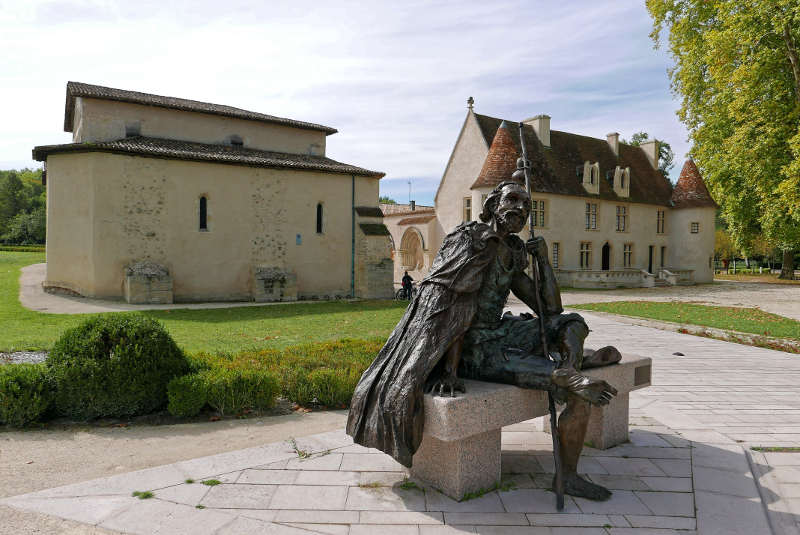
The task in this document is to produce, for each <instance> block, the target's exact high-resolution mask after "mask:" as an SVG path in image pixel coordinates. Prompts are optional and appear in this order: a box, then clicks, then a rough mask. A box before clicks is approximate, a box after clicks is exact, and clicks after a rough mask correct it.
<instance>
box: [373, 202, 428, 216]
mask: <svg viewBox="0 0 800 535" xmlns="http://www.w3.org/2000/svg"><path fill="white" fill-rule="evenodd" d="M380 207H381V212H383V217H386V216H395V215H417V214H432V213H433V211H434V208H433V206H423V205H421V204H418V205H416V209H415V210H411V205H410V204H390V203H385V202H382V203H380Z"/></svg>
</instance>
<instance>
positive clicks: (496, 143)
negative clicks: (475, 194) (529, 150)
mask: <svg viewBox="0 0 800 535" xmlns="http://www.w3.org/2000/svg"><path fill="white" fill-rule="evenodd" d="M517 128H519V126H517ZM526 146H527V145H526ZM517 158H519V156H517V147H516V146H515V145H514V140H513V139H511V134H510V132H509V131H508V123H506V122H505V121H503V122H502V123H500V126H499V127H498V128H497V132H496V133H495V135H494V139H493V140H492V145H491V146H490V147H489V154H487V155H486V160H484V162H483V167H482V168H481V172H480V173H479V174H478V178H476V179H475V182H474V183H473V184H472V188H471V189H475V188H486V187H489V188H493V187H495V186H496V185H498V184H499V183H501V182H503V181H504V180H510V179H511V175H512V174H513V173H514V171H515V170H516V168H517Z"/></svg>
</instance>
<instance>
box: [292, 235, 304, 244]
mask: <svg viewBox="0 0 800 535" xmlns="http://www.w3.org/2000/svg"><path fill="white" fill-rule="evenodd" d="M294 242H295V243H296V244H297V245H303V237H302V236H301V235H300V234H298V235H297V237H296V238H295V239H294Z"/></svg>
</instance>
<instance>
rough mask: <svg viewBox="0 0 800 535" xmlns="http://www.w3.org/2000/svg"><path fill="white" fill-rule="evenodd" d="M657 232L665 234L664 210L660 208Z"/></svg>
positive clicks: (657, 218)
mask: <svg viewBox="0 0 800 535" xmlns="http://www.w3.org/2000/svg"><path fill="white" fill-rule="evenodd" d="M656 234H664V210H658V212H657V217H656Z"/></svg>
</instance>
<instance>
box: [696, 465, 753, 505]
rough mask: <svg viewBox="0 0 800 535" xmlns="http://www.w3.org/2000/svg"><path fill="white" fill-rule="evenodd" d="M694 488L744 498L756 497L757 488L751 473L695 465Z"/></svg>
mask: <svg viewBox="0 0 800 535" xmlns="http://www.w3.org/2000/svg"><path fill="white" fill-rule="evenodd" d="M694 488H695V489H697V490H707V491H710V492H716V493H718V494H731V495H733V496H742V497H744V498H758V497H759V495H758V489H757V488H756V482H755V481H754V480H753V476H752V474H751V473H750V472H749V471H748V472H747V473H745V474H737V473H736V472H728V471H727V470H718V469H716V468H701V467H697V468H695V471H694Z"/></svg>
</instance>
